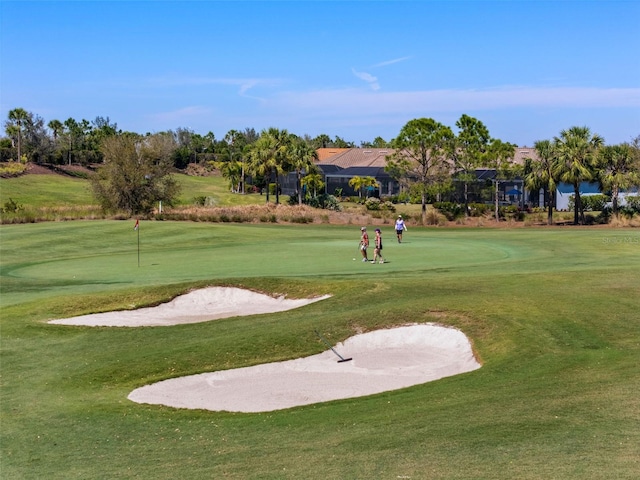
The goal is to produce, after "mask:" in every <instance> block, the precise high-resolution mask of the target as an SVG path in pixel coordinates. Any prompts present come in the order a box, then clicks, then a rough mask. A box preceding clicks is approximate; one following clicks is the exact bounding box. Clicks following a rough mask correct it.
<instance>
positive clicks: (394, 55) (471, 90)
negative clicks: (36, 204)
mask: <svg viewBox="0 0 640 480" xmlns="http://www.w3.org/2000/svg"><path fill="white" fill-rule="evenodd" d="M0 14H1V25H0V27H1V28H0V45H1V47H0V48H1V50H0V67H1V68H0V117H1V118H2V119H3V122H4V120H6V118H7V113H8V112H9V110H11V109H13V108H17V107H21V108H24V109H26V110H27V111H30V112H32V113H34V114H37V115H40V116H41V117H43V118H44V119H45V121H46V122H48V121H50V120H53V119H58V120H61V121H64V120H66V119H67V118H69V117H73V118H74V119H76V120H81V119H83V118H85V119H87V120H94V119H95V118H96V117H97V116H102V117H109V118H110V120H111V122H115V123H117V125H118V128H120V129H123V130H129V131H134V132H138V133H146V132H158V131H163V130H168V129H173V130H175V129H176V128H189V129H191V130H193V131H194V132H196V133H200V134H203V135H204V134H206V133H207V132H209V131H212V132H213V133H214V134H215V137H216V138H217V139H222V138H223V137H224V136H225V134H226V133H227V132H228V131H229V130H231V129H236V130H244V129H245V128H255V129H256V131H258V132H259V131H261V130H262V129H263V128H268V127H277V128H281V129H287V130H288V131H289V132H291V133H295V134H297V135H300V136H302V135H305V134H307V135H310V136H311V137H315V136H317V135H319V134H323V133H324V134H327V135H329V136H330V137H332V138H333V137H335V136H339V137H341V138H343V139H345V140H347V141H352V142H355V143H356V145H359V144H360V142H361V141H373V139H374V138H376V137H382V138H384V139H385V140H391V139H392V138H393V137H395V136H397V134H398V133H399V131H400V129H401V128H402V126H403V125H404V124H406V123H407V122H408V121H409V120H411V119H414V118H421V117H431V118H434V119H435V120H437V121H439V122H441V123H443V124H445V125H449V126H450V127H452V128H453V129H454V131H455V130H456V128H455V122H456V120H457V119H458V118H460V116H461V115H462V114H467V115H471V116H473V117H476V118H477V119H479V120H480V121H482V122H483V123H484V124H485V125H486V126H487V127H488V128H489V132H490V134H491V135H492V137H494V138H499V139H501V140H503V141H508V142H512V143H515V144H517V145H520V146H531V145H532V144H533V142H534V141H536V140H542V139H552V138H553V137H554V136H557V135H559V133H560V131H561V130H563V129H566V128H570V127H572V126H575V125H578V126H585V125H586V126H588V127H589V128H590V129H591V131H592V132H594V133H599V134H600V135H602V136H603V137H604V138H605V141H606V143H607V144H614V143H620V142H624V141H629V140H631V138H632V137H636V136H638V135H640V61H639V60H638V58H640V57H639V55H638V52H640V1H635V0H634V1H606V0H602V1H517V0H515V1H480V0H478V1H446V2H439V1H419V2H418V1H352V2H346V1H322V2H314V1H302V0H301V1H284V2H279V1H266V0H265V1H258V2H251V1H238V0H236V1H232V2H223V1H179V2H173V1H138V2H130V1H105V2H101V1H90V0H88V1H73V2H59V1H40V2H31V1H6V0H2V1H1V2H0Z"/></svg>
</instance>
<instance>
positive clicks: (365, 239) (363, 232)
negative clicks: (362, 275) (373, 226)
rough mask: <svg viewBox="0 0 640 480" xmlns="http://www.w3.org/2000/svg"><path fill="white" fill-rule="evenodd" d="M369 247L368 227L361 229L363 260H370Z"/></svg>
mask: <svg viewBox="0 0 640 480" xmlns="http://www.w3.org/2000/svg"><path fill="white" fill-rule="evenodd" d="M367 248H369V234H368V233H367V227H362V228H361V229H360V252H361V253H362V261H363V262H368V261H369V258H368V257H367Z"/></svg>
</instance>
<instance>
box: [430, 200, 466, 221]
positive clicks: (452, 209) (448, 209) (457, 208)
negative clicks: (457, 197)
mask: <svg viewBox="0 0 640 480" xmlns="http://www.w3.org/2000/svg"><path fill="white" fill-rule="evenodd" d="M433 207H434V208H436V209H437V210H438V211H439V212H440V213H441V214H442V215H444V216H445V217H446V218H447V220H455V219H457V218H460V217H463V216H464V205H460V204H459V203H453V202H437V203H434V204H433Z"/></svg>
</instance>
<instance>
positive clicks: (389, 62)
mask: <svg viewBox="0 0 640 480" xmlns="http://www.w3.org/2000/svg"><path fill="white" fill-rule="evenodd" d="M410 58H411V57H400V58H394V59H393V60H387V61H385V62H380V63H376V64H375V65H372V68H378V67H386V66H388V65H393V64H394V63H400V62H404V61H406V60H409V59H410Z"/></svg>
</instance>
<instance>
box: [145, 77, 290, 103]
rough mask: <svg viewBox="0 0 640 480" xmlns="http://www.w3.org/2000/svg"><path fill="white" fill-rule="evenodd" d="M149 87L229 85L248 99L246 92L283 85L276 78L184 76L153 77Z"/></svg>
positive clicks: (281, 81) (149, 81)
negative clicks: (260, 87) (257, 88)
mask: <svg viewBox="0 0 640 480" xmlns="http://www.w3.org/2000/svg"><path fill="white" fill-rule="evenodd" d="M147 83H148V85H149V86H150V87H156V88H173V87H194V86H196V87H197V86H211V85H229V86H235V87H238V95H240V96H243V97H249V98H257V99H260V98H258V97H251V96H250V95H248V94H247V92H248V91H249V90H251V89H253V88H255V87H259V86H263V87H277V86H280V85H282V84H283V83H284V81H283V80H281V79H277V78H233V77H184V76H164V77H155V78H151V79H149V80H148V82H147Z"/></svg>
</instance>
